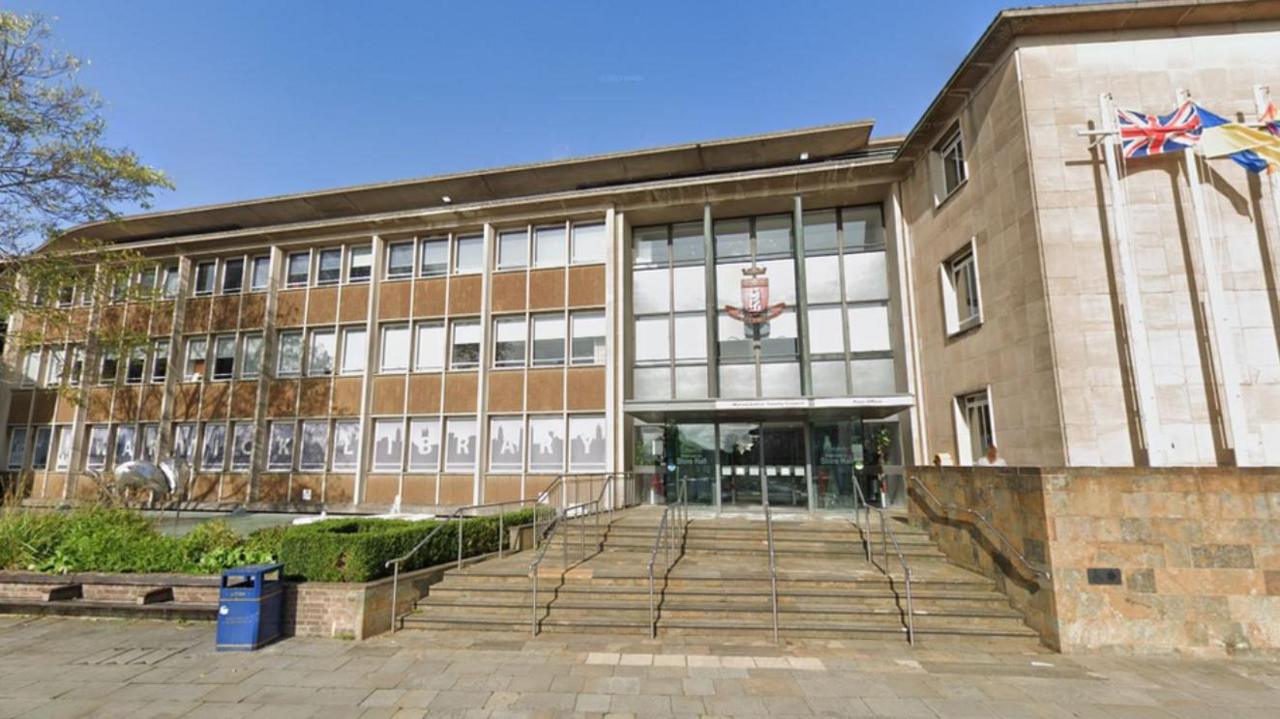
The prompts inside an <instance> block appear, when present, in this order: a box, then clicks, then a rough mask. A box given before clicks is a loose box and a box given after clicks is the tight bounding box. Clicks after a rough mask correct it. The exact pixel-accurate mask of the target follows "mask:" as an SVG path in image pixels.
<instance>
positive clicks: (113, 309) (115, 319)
mask: <svg viewBox="0 0 1280 719" xmlns="http://www.w3.org/2000/svg"><path fill="white" fill-rule="evenodd" d="M98 326H99V327H101V328H102V331H103V332H112V331H115V330H118V329H120V328H121V327H123V326H124V307H123V306H121V305H111V306H109V307H103V308H102V312H101V313H100V314H99V315H98Z"/></svg>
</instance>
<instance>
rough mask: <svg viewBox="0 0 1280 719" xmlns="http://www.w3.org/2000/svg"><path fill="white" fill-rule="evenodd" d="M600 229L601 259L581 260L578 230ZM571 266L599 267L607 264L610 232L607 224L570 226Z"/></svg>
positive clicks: (596, 223)
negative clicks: (579, 256)
mask: <svg viewBox="0 0 1280 719" xmlns="http://www.w3.org/2000/svg"><path fill="white" fill-rule="evenodd" d="M580 227H581V228H584V229H585V228H594V227H599V228H600V240H601V242H600V251H599V259H595V258H592V259H579V258H578V256H577V255H578V228H580ZM568 252H569V254H568V258H569V264H570V265H571V266H572V265H598V264H602V263H604V262H606V261H607V260H608V257H609V231H608V225H607V223H605V222H603V221H601V222H594V221H591V222H574V223H572V224H570V226H569V250H568Z"/></svg>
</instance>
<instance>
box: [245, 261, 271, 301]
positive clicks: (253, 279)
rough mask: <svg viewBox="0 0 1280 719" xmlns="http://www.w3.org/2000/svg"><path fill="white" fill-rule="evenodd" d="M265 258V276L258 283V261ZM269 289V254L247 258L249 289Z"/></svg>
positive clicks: (254, 290) (258, 290) (255, 290)
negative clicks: (261, 281) (260, 282)
mask: <svg viewBox="0 0 1280 719" xmlns="http://www.w3.org/2000/svg"><path fill="white" fill-rule="evenodd" d="M263 260H266V263H267V264H266V267H267V276H266V279H265V280H264V281H263V283H262V284H261V285H259V284H258V282H257V278H258V263H259V262H261V261H263ZM269 289H271V255H255V256H253V257H250V258H249V291H250V292H264V291H266V290H269Z"/></svg>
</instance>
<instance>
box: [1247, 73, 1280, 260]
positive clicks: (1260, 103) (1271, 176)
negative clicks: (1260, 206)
mask: <svg viewBox="0 0 1280 719" xmlns="http://www.w3.org/2000/svg"><path fill="white" fill-rule="evenodd" d="M1253 102H1254V104H1255V105H1256V106H1257V108H1258V119H1259V120H1261V119H1262V115H1263V113H1265V112H1266V111H1267V106H1268V105H1270V104H1271V88H1270V87H1267V86H1266V85H1254V86H1253ZM1267 185H1268V186H1269V188H1270V190H1271V211H1272V212H1273V213H1275V214H1274V219H1275V225H1274V228H1275V229H1274V231H1272V232H1267V231H1266V228H1265V226H1264V227H1263V233H1262V234H1263V235H1264V236H1265V237H1266V242H1267V254H1269V255H1270V256H1271V276H1272V277H1274V278H1276V280H1277V281H1280V170H1277V171H1276V172H1269V173H1267Z"/></svg>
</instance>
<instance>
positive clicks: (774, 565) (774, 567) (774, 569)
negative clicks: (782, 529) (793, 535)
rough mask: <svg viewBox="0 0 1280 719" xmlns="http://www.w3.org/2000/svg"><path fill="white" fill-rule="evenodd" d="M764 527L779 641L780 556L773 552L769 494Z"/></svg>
mask: <svg viewBox="0 0 1280 719" xmlns="http://www.w3.org/2000/svg"><path fill="white" fill-rule="evenodd" d="M764 528H765V536H766V537H767V538H768V540H769V592H770V594H771V595H772V596H773V641H774V643H775V644H776V643H777V641H778V558H777V557H776V556H775V555H774V552H773V512H771V511H769V494H768V492H766V493H765V495H764Z"/></svg>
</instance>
